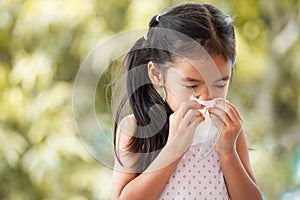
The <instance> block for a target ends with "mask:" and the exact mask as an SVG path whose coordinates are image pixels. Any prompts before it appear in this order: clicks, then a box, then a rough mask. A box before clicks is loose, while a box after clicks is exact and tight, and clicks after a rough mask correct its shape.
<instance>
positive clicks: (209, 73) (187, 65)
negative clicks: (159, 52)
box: [170, 56, 232, 79]
mask: <svg viewBox="0 0 300 200" xmlns="http://www.w3.org/2000/svg"><path fill="white" fill-rule="evenodd" d="M231 67H232V66H231V61H230V60H225V59H224V58H222V57H221V56H213V57H209V58H207V59H205V60H204V59H201V60H200V59H199V60H189V59H182V58H179V59H177V60H176V62H174V63H173V64H172V67H170V69H172V70H174V72H175V73H177V74H178V75H179V76H182V77H187V76H188V77H193V78H196V77H198V78H200V77H201V78H207V79H218V78H222V77H224V76H229V77H230V76H231Z"/></svg>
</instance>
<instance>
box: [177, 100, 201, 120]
mask: <svg viewBox="0 0 300 200" xmlns="http://www.w3.org/2000/svg"><path fill="white" fill-rule="evenodd" d="M200 106H201V105H200V104H199V103H198V102H197V101H194V100H192V101H190V100H189V101H184V102H182V103H181V104H180V107H179V109H178V111H177V112H178V114H179V115H180V116H181V118H184V116H185V115H186V114H187V112H188V111H189V110H190V109H195V110H197V109H199V108H200Z"/></svg>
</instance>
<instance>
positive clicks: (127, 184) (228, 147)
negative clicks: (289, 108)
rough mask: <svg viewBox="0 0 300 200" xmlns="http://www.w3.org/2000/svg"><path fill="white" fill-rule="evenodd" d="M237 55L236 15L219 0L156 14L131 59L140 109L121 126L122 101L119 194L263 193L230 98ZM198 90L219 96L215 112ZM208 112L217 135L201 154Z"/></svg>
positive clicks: (235, 199)
mask: <svg viewBox="0 0 300 200" xmlns="http://www.w3.org/2000/svg"><path fill="white" fill-rule="evenodd" d="M235 56H236V52H235V35H234V29H233V26H232V22H231V19H230V17H229V16H226V15H224V14H223V13H222V12H221V11H219V10H218V9H216V8H215V7H213V6H212V5H209V4H196V3H188V4H181V5H178V6H175V7H173V8H171V9H169V10H168V11H167V12H165V13H163V14H162V15H156V16H154V17H153V18H152V20H151V21H150V24H149V31H148V33H147V35H146V36H145V37H142V38H140V39H139V40H138V41H137V42H136V43H135V44H134V46H133V47H132V49H131V50H130V52H129V53H128V54H127V56H126V59H125V66H126V68H127V80H126V81H127V84H126V87H127V97H126V98H128V99H129V105H130V107H131V109H132V112H133V114H132V115H129V116H127V117H125V118H123V120H122V121H121V122H120V124H119V126H117V125H118V120H119V117H120V115H121V111H122V109H123V107H124V104H125V102H126V98H125V99H123V101H122V103H121V105H120V107H119V110H118V112H117V115H116V122H115V133H114V144H115V153H116V162H115V168H114V174H113V186H112V187H113V188H112V199H129V200H134V199H139V200H140V199H232V200H240V199H243V200H246V199H249V200H250V199H251V200H256V199H262V196H261V193H260V190H259V188H258V186H257V183H256V181H255V178H254V176H253V173H252V170H251V167H250V162H249V155H248V148H247V143H246V139H245V134H244V131H243V121H242V118H241V116H240V114H239V112H238V110H237V109H236V108H235V106H234V105H232V104H231V103H229V102H228V101H227V100H225V98H226V95H227V90H228V85H229V82H230V78H231V76H232V74H231V72H232V68H233V66H234V64H235ZM159 89H162V90H163V91H164V92H163V94H164V95H165V96H164V97H162V96H161V95H160V93H159V92H158V90H159ZM163 94H162V95H163ZM191 96H193V98H194V99H196V100H202V102H206V101H209V100H213V101H214V105H213V106H211V107H209V108H207V112H208V115H205V116H204V114H202V112H200V111H199V110H201V109H203V108H204V106H205V103H202V104H200V103H198V102H197V101H196V100H190V98H191ZM208 118H209V119H210V120H212V121H213V124H214V125H215V126H216V127H217V130H218V137H217V138H214V140H210V141H209V145H208V146H209V147H210V148H211V149H210V150H209V151H208V150H207V151H206V152H207V153H206V154H201V155H202V156H200V155H199V153H201V151H202V150H201V149H202V147H203V146H204V145H205V144H206V142H207V141H202V142H200V141H196V142H195V141H193V140H194V133H195V130H196V128H197V126H200V125H201V123H204V122H205V121H206V120H207V119H208Z"/></svg>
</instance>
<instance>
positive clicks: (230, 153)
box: [112, 56, 262, 200]
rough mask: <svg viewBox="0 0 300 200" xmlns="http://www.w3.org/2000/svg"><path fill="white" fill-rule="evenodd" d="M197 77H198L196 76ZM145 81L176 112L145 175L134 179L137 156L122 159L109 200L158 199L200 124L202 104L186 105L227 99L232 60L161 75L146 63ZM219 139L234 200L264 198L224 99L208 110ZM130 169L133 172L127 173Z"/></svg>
mask: <svg viewBox="0 0 300 200" xmlns="http://www.w3.org/2000/svg"><path fill="white" fill-rule="evenodd" d="M200 72H201V73H200ZM148 73H149V77H150V79H151V81H152V83H153V84H154V85H156V86H157V87H161V88H163V89H164V90H165V93H166V101H167V102H168V104H169V106H170V107H171V109H172V110H173V111H174V113H173V114H172V115H171V116H170V118H169V120H170V121H169V122H170V128H169V137H168V141H167V144H166V146H165V147H164V148H163V149H162V151H161V152H160V154H159V155H158V156H157V157H156V159H154V161H153V162H152V163H151V164H150V166H149V167H148V168H147V169H146V171H145V172H143V173H142V174H140V175H139V176H137V175H136V174H135V173H132V171H133V170H132V169H131V168H130V167H128V166H131V164H132V163H134V161H135V160H136V158H137V157H136V156H138V155H130V156H128V155H127V154H120V156H121V159H122V158H123V159H124V160H125V161H126V166H127V167H123V168H122V167H120V166H118V167H115V170H114V174H113V188H112V199H130V200H134V199H157V198H158V197H159V195H160V193H161V192H162V191H163V189H164V187H165V185H166V184H167V181H168V180H169V178H170V176H171V175H172V173H173V172H174V170H175V169H176V167H177V164H178V163H179V161H180V159H181V157H182V155H183V154H184V153H185V152H186V150H187V149H188V148H189V146H190V145H191V142H192V140H193V134H190V133H193V132H195V129H196V127H197V126H198V125H199V123H201V122H202V121H203V120H204V117H203V116H202V115H201V113H200V112H199V111H198V109H199V108H201V107H202V105H199V104H198V103H197V102H196V101H190V100H189V98H190V96H191V95H194V96H195V97H197V98H198V99H202V100H210V99H214V98H224V99H225V98H226V95H227V91H228V85H229V80H230V77H231V61H226V60H224V59H223V58H222V57H219V56H213V57H212V59H207V60H206V61H204V62H203V61H195V60H183V59H177V61H176V62H175V63H172V64H171V66H170V67H169V69H167V70H166V71H165V72H164V73H163V72H162V71H161V70H159V68H158V66H157V64H155V63H153V62H150V63H149V64H148ZM209 112H210V116H211V118H212V120H214V122H215V123H216V125H217V127H218V129H219V131H220V136H219V138H218V141H217V143H216V145H215V151H216V152H217V154H218V156H219V160H220V165H221V168H222V171H223V174H224V178H225V181H226V184H227V189H228V192H229V195H230V198H231V199H232V200H238V199H244V200H247V199H249V200H250V199H251V200H255V199H262V196H261V192H260V191H259V188H258V186H257V184H256V181H255V178H254V176H253V173H252V170H251V166H250V162H249V155H248V147H247V142H246V139H245V134H244V131H243V120H242V118H241V116H240V114H239V112H238V110H237V109H236V108H235V107H234V105H232V104H231V103H229V102H228V101H226V100H219V101H217V102H216V104H215V106H214V107H213V108H211V109H209ZM119 127H120V129H119V134H118V139H117V141H118V145H119V148H120V150H125V147H126V144H127V143H128V140H129V138H130V135H132V133H133V132H134V128H135V119H134V116H132V115H131V116H128V117H126V118H124V119H123V120H122V122H121V124H120V126H119ZM130 170H131V172H130Z"/></svg>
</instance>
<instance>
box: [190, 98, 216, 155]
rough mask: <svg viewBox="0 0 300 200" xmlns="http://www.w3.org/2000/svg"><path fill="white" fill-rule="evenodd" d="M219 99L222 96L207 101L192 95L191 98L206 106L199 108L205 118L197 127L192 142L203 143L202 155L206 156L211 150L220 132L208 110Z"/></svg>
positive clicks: (200, 152) (200, 150)
mask: <svg viewBox="0 0 300 200" xmlns="http://www.w3.org/2000/svg"><path fill="white" fill-rule="evenodd" d="M218 99H220V98H216V99H212V100H209V101H205V100H200V99H197V98H196V97H194V96H191V97H190V100H195V101H197V102H198V103H199V104H201V105H203V106H204V108H203V109H199V111H200V112H201V113H202V114H203V116H204V117H205V120H204V121H202V122H201V123H200V124H199V125H198V127H197V128H196V130H195V134H194V139H193V143H192V146H194V145H196V144H202V145H201V149H199V155H201V157H204V156H205V155H207V154H208V153H209V152H210V150H211V149H212V148H213V146H214V144H215V142H216V139H217V136H218V132H219V131H218V128H217V127H216V125H215V123H214V122H213V120H212V119H211V118H210V115H209V112H208V108H211V107H213V106H214V105H215V103H216V100H218Z"/></svg>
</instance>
